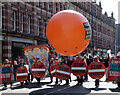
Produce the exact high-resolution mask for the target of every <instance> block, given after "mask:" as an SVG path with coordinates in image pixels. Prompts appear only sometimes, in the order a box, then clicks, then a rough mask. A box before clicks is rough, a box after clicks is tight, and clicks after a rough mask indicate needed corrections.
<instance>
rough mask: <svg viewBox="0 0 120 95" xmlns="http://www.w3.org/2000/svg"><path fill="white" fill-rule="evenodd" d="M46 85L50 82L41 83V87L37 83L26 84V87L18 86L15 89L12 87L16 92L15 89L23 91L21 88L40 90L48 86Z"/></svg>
mask: <svg viewBox="0 0 120 95" xmlns="http://www.w3.org/2000/svg"><path fill="white" fill-rule="evenodd" d="M46 84H50V82H40V84H39V85H38V84H37V83H36V82H35V83H30V84H28V85H26V84H24V86H20V85H16V86H15V87H12V88H11V89H12V90H15V89H21V88H28V89H31V88H39V87H41V86H43V85H46Z"/></svg>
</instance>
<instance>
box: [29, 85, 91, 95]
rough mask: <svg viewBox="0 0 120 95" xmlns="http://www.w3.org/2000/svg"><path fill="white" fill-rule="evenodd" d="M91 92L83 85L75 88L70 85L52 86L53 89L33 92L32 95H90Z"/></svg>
mask: <svg viewBox="0 0 120 95" xmlns="http://www.w3.org/2000/svg"><path fill="white" fill-rule="evenodd" d="M90 92H91V90H90V89H87V88H85V87H83V86H81V85H75V86H72V87H71V86H69V85H56V86H51V88H45V89H40V90H36V91H32V92H31V93H30V95H36V94H40V95H41V94H45V95H51V94H52V95H53V94H54V95H56V94H63V93H64V94H65V95H66V94H68V95H69V94H75V95H76V94H82V95H83V94H88V93H90Z"/></svg>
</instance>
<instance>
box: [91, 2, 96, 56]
mask: <svg viewBox="0 0 120 95" xmlns="http://www.w3.org/2000/svg"><path fill="white" fill-rule="evenodd" d="M94 3H96V1H94V2H93V1H92V2H91V9H92V49H93V54H92V55H93V57H94V39H93V29H94V27H93V4H94Z"/></svg>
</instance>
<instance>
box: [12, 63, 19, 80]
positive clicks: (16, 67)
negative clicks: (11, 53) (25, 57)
mask: <svg viewBox="0 0 120 95" xmlns="http://www.w3.org/2000/svg"><path fill="white" fill-rule="evenodd" d="M13 67H14V81H16V71H17V69H18V64H17V61H14V66H13Z"/></svg>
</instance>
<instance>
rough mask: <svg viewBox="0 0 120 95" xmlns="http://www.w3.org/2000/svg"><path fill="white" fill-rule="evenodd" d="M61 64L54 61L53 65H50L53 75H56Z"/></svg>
mask: <svg viewBox="0 0 120 95" xmlns="http://www.w3.org/2000/svg"><path fill="white" fill-rule="evenodd" d="M59 65H60V63H59V62H53V63H52V64H51V65H50V73H51V75H52V76H53V77H56V69H57V67H58V66H59Z"/></svg>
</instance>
